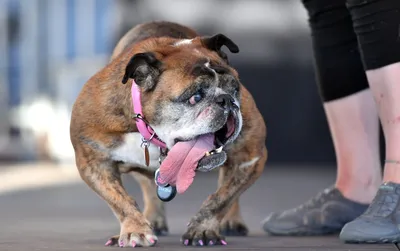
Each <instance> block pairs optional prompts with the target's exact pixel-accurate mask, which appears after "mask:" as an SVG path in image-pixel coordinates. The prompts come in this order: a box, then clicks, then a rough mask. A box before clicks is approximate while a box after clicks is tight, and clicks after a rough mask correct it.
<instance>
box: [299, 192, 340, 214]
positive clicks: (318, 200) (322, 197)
mask: <svg viewBox="0 0 400 251" xmlns="http://www.w3.org/2000/svg"><path fill="white" fill-rule="evenodd" d="M332 192H333V188H326V189H324V190H323V191H321V192H319V193H318V194H317V195H316V196H314V197H313V198H311V199H309V200H308V201H306V202H305V203H303V204H301V205H299V206H298V207H296V208H294V210H296V211H299V210H304V209H310V208H314V207H315V206H317V205H321V204H324V203H325V201H327V200H328V199H329V198H330V197H331V196H332V194H333V193H332Z"/></svg>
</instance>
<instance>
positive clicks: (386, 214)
mask: <svg viewBox="0 0 400 251" xmlns="http://www.w3.org/2000/svg"><path fill="white" fill-rule="evenodd" d="M399 202H400V184H395V183H391V182H388V183H384V184H382V185H381V187H380V188H379V190H378V193H377V194H376V196H375V198H374V200H373V201H372V203H371V205H370V206H369V207H368V209H367V210H366V211H365V213H363V214H362V215H361V216H360V217H358V218H357V219H355V220H354V221H352V222H349V223H347V224H346V225H345V226H344V227H343V230H342V232H341V233H340V239H341V240H342V241H344V242H347V243H389V242H393V243H397V242H400V203H399Z"/></svg>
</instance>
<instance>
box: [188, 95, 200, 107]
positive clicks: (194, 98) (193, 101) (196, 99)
mask: <svg viewBox="0 0 400 251" xmlns="http://www.w3.org/2000/svg"><path fill="white" fill-rule="evenodd" d="M202 98H203V95H202V94H201V93H200V92H197V93H196V94H194V95H193V96H192V97H190V99H189V103H190V104H191V105H195V104H197V103H198V102H200V101H201V99H202Z"/></svg>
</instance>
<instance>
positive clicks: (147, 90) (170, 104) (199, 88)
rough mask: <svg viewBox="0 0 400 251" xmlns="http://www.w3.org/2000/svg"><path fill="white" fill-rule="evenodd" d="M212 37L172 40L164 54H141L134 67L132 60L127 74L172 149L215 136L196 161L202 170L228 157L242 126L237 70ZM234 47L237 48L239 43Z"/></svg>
mask: <svg viewBox="0 0 400 251" xmlns="http://www.w3.org/2000/svg"><path fill="white" fill-rule="evenodd" d="M217 36H221V35H217ZM222 36H223V35H222ZM213 38H214V39H216V38H215V36H214V37H211V38H207V39H208V40H207V39H204V38H196V39H194V40H175V41H173V42H172V43H171V41H169V42H168V45H164V46H163V48H164V49H165V48H169V47H171V48H169V49H165V50H164V51H162V52H161V54H163V55H164V57H163V58H161V59H158V58H157V55H158V53H157V52H156V53H154V52H150V53H142V54H139V57H138V54H137V55H136V57H137V58H136V65H135V70H132V69H129V65H128V67H127V73H126V74H125V75H126V76H125V77H128V78H129V77H132V78H134V79H135V81H136V83H137V84H138V85H139V86H141V87H142V106H143V111H144V114H145V117H146V118H147V119H148V120H149V121H150V123H151V126H152V127H153V129H154V130H155V132H156V133H157V135H158V137H159V138H160V139H161V140H163V141H164V142H165V143H166V144H167V147H168V148H169V149H171V148H172V147H174V145H175V144H177V143H178V142H190V141H195V140H196V139H198V138H201V137H204V136H206V137H208V138H207V139H209V138H211V139H212V140H213V142H212V144H213V147H212V149H211V150H209V151H204V157H203V158H202V159H201V160H200V161H199V163H198V170H201V171H205V170H210V169H212V168H214V167H217V166H220V165H222V164H223V163H224V162H225V161H226V153H225V151H224V147H225V146H226V145H228V144H230V143H232V142H233V141H234V140H235V139H236V138H237V137H238V135H239V133H240V131H241V128H242V116H241V112H240V82H239V79H238V75H237V73H236V71H235V70H234V69H233V68H232V67H230V66H229V65H228V63H227V58H226V56H225V54H224V53H223V52H222V51H220V47H221V46H222V45H217V46H216V47H214V45H215V41H212V39H213ZM217 39H219V40H221V37H219V38H217ZM223 39H227V38H226V37H225V36H223ZM223 39H222V40H223ZM210 40H211V41H210ZM228 40H229V39H228ZM229 42H231V41H230V40H229ZM231 43H232V42H231ZM210 44H211V45H210ZM225 45H226V43H225ZM227 46H228V48H229V45H227ZM230 46H231V48H229V49H231V50H233V51H238V49H237V46H236V45H235V44H233V43H232V44H230ZM210 47H211V48H210ZM218 47H219V48H218ZM232 47H233V49H232ZM157 49H159V47H158V48H157ZM235 49H237V50H235ZM166 51H168V52H169V53H166ZM158 52H160V51H158ZM166 54H167V55H166ZM134 57H135V56H134ZM134 57H133V58H132V60H131V62H130V64H131V65H132V61H135V60H133V59H134ZM140 61H142V62H140ZM138 62H139V63H138ZM124 79H125V78H124ZM125 80H126V79H125Z"/></svg>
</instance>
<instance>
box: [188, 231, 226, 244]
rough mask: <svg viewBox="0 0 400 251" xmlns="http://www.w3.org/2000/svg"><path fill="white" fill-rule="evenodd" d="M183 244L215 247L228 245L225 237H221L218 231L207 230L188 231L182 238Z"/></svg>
mask: <svg viewBox="0 0 400 251" xmlns="http://www.w3.org/2000/svg"><path fill="white" fill-rule="evenodd" d="M181 240H182V244H183V245H185V246H198V247H203V246H215V245H226V241H225V239H224V237H223V236H221V235H219V234H218V233H217V232H216V231H213V230H205V231H195V230H192V231H190V230H189V231H188V232H187V233H185V234H184V235H183V236H182V239H181Z"/></svg>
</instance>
